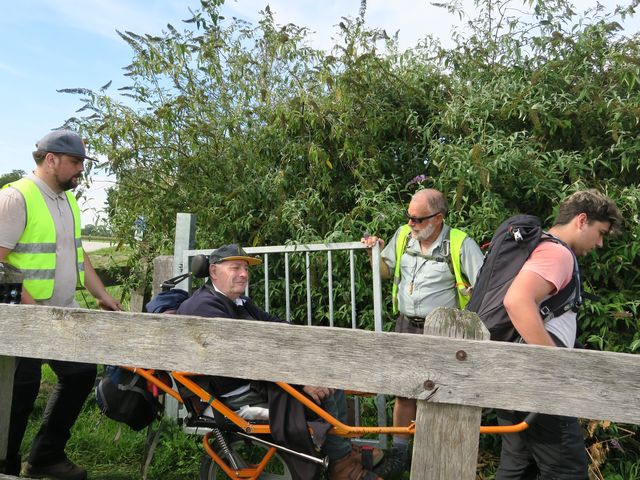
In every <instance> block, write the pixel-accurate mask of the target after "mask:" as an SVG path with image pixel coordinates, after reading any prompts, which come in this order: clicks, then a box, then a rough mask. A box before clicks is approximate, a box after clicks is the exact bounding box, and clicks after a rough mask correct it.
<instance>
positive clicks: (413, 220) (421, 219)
mask: <svg viewBox="0 0 640 480" xmlns="http://www.w3.org/2000/svg"><path fill="white" fill-rule="evenodd" d="M439 213H440V212H436V213H433V214H431V215H427V216H426V217H412V216H411V215H409V214H408V213H407V214H406V215H407V220H409V221H410V222H413V223H422V222H424V221H425V220H429V219H430V218H433V217H435V216H436V215H438V214H439Z"/></svg>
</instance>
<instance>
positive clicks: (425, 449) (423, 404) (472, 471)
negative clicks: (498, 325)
mask: <svg viewBox="0 0 640 480" xmlns="http://www.w3.org/2000/svg"><path fill="white" fill-rule="evenodd" d="M424 333H425V335H434V336H440V337H453V338H466V339H476V340H483V339H485V340H488V339H489V332H488V331H487V329H486V327H485V326H484V325H483V324H482V322H481V321H480V318H479V317H478V316H477V315H476V314H475V313H472V312H467V311H462V310H458V309H455V308H444V307H441V308H437V309H435V310H434V311H433V312H432V313H431V314H429V316H427V318H426V320H425V328H424ZM465 360H467V357H466V352H452V355H451V361H452V362H459V361H465ZM433 370H434V371H435V372H437V365H434V369H433ZM429 381H431V382H432V383H431V384H430V385H425V388H426V389H427V390H428V389H432V390H433V391H435V389H437V388H445V387H444V386H439V385H438V379H437V378H433V379H431V380H427V382H429ZM425 383H426V382H425ZM449 388H455V385H451V386H449ZM481 414H482V408H479V407H468V406H460V405H451V404H444V403H430V402H428V401H427V400H418V410H417V414H416V433H415V437H414V443H413V461H412V464H411V478H412V479H413V480H440V479H443V478H447V479H448V478H451V479H454V478H455V479H456V480H474V479H475V478H476V469H477V464H478V443H479V435H480V432H479V429H480V416H481Z"/></svg>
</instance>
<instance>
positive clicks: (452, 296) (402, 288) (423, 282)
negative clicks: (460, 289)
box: [382, 224, 484, 318]
mask: <svg viewBox="0 0 640 480" xmlns="http://www.w3.org/2000/svg"><path fill="white" fill-rule="evenodd" d="M449 230H450V227H449V226H447V225H446V224H445V225H444V226H443V228H442V231H441V232H440V235H439V236H438V238H437V239H436V240H435V241H434V242H433V244H432V245H431V246H430V247H429V250H428V251H427V252H426V255H429V256H445V254H446V249H447V248H448V247H449V245H448V243H449V242H448V239H449ZM399 231H400V229H398V230H396V233H395V234H394V235H393V238H392V239H391V241H390V242H389V243H388V244H387V245H386V246H385V247H384V249H383V250H382V260H383V261H384V262H385V263H386V264H387V266H388V267H389V270H390V271H391V272H392V274H393V272H394V271H395V266H396V240H397V238H398V232H399ZM445 240H446V241H445ZM406 252H409V253H406ZM410 253H416V254H420V253H421V251H420V243H419V242H418V241H417V240H415V239H414V238H413V237H409V240H408V242H407V247H406V249H405V253H404V254H403V255H402V257H401V259H400V283H399V285H398V310H399V311H400V313H402V314H404V315H406V316H407V317H420V318H425V317H426V316H427V315H428V314H429V313H431V311H432V310H433V309H435V308H437V307H451V308H458V306H459V305H458V297H457V292H456V287H455V283H456V280H455V276H454V274H453V272H452V270H451V268H450V267H449V264H448V263H447V262H438V261H435V260H429V259H425V258H423V257H421V256H419V255H411V254H410ZM483 261H484V255H483V254H482V251H481V250H480V247H478V244H477V243H476V242H475V241H474V240H473V239H472V238H471V237H466V238H465V239H464V241H463V242H462V247H461V249H460V267H461V270H462V273H463V274H464V276H465V277H467V279H468V280H469V282H470V283H471V286H473V285H474V284H475V282H476V277H477V276H478V272H479V271H480V267H481V266H482V263H483Z"/></svg>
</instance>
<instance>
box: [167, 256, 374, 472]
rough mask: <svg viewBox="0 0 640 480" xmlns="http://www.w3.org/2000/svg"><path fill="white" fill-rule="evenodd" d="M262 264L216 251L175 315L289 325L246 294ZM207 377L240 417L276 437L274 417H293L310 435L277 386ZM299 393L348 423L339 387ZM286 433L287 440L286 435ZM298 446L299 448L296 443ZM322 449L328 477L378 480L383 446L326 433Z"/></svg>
mask: <svg viewBox="0 0 640 480" xmlns="http://www.w3.org/2000/svg"><path fill="white" fill-rule="evenodd" d="M260 263H262V260H260V259H258V258H255V257H250V256H248V255H247V254H246V253H245V251H244V250H243V249H242V248H241V247H240V246H239V245H237V244H231V245H224V246H221V247H220V248H218V249H216V250H215V251H213V253H211V255H210V257H209V266H208V280H207V281H206V283H205V284H204V286H202V287H201V288H200V289H198V290H196V291H195V292H194V293H193V295H192V296H191V297H190V298H189V299H187V300H185V301H184V302H183V303H182V304H181V305H180V307H179V308H178V311H177V313H178V314H182V315H197V316H201V317H222V318H232V319H244V320H258V321H264V322H280V323H287V322H286V321H284V320H281V319H279V318H278V317H275V316H274V315H271V314H269V313H268V312H266V311H264V310H262V309H261V308H260V307H258V306H257V305H256V304H255V303H254V302H253V301H252V300H251V299H250V298H249V297H247V296H245V295H244V292H245V289H246V286H247V282H248V281H249V266H252V265H259V264H260ZM205 381H207V382H208V385H207V386H208V387H209V388H211V389H212V390H213V392H212V393H214V394H216V395H217V396H218V398H219V399H220V400H222V401H223V402H224V403H225V404H226V405H227V406H228V407H230V408H231V409H233V410H236V411H238V413H239V414H240V415H241V416H244V417H245V418H248V419H255V418H258V419H266V418H269V420H270V428H271V431H272V435H273V436H274V438H275V436H276V430H277V428H278V427H277V426H275V425H274V424H273V422H274V417H276V416H278V417H279V418H282V423H283V424H286V428H290V427H291V424H295V423H296V422H295V418H298V419H302V421H301V422H300V421H298V423H302V424H303V425H302V426H301V427H300V429H299V431H303V432H304V435H306V436H308V428H307V425H306V417H307V416H308V415H305V410H304V407H303V406H302V404H301V403H300V402H298V401H296V400H295V399H293V397H291V396H290V395H288V394H286V392H284V391H283V390H282V389H280V388H279V387H277V386H276V385H275V384H273V383H271V382H255V381H247V380H245V379H239V378H230V377H219V376H210V377H206V380H205ZM202 386H204V385H202ZM205 389H206V388H205ZM302 391H303V392H304V393H305V394H306V395H308V396H309V397H310V398H311V399H312V400H313V401H314V402H316V403H317V404H319V405H320V406H321V407H322V408H324V409H325V410H326V411H327V412H329V414H331V415H333V416H334V417H335V418H337V419H338V420H340V421H342V422H345V421H346V401H345V396H344V392H343V391H342V390H334V389H331V388H324V387H314V386H309V385H307V386H305V387H303V388H302ZM250 407H251V408H250ZM209 408H211V407H209ZM267 408H268V410H267ZM267 416H268V417H267ZM326 430H328V427H327V429H326ZM285 437H288V438H291V436H290V434H289V433H287V434H285ZM314 440H317V439H314ZM316 443H317V442H316ZM296 447H298V449H299V447H300V445H296ZM321 449H322V451H323V453H324V454H325V455H327V456H328V457H329V478H330V479H331V480H352V479H354V480H369V479H380V480H381V478H380V477H378V476H377V475H375V474H373V473H372V472H371V471H370V470H371V469H373V467H374V466H375V465H377V464H378V463H379V462H380V461H381V460H382V456H383V453H382V451H381V450H379V449H373V450H371V449H369V450H364V451H363V450H362V449H357V448H353V447H352V445H351V442H350V440H349V439H347V438H344V437H340V436H336V435H326V438H325V439H324V443H323V444H322V448H321ZM365 467H367V468H365Z"/></svg>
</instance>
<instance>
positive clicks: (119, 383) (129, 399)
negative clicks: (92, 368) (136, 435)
mask: <svg viewBox="0 0 640 480" xmlns="http://www.w3.org/2000/svg"><path fill="white" fill-rule="evenodd" d="M96 401H97V402H98V406H99V407H100V410H102V413H104V414H105V415H106V416H107V417H109V418H111V419H113V420H116V421H118V422H122V423H126V424H127V425H129V426H130V427H131V428H132V429H133V430H136V431H137V430H142V429H143V428H145V427H147V426H149V425H151V423H152V422H153V421H154V420H155V419H156V418H158V417H159V416H160V412H161V411H162V405H160V402H159V401H158V398H157V397H156V396H154V395H153V393H151V392H150V391H149V389H148V388H147V380H146V379H145V378H144V377H142V376H140V375H138V374H137V373H133V372H132V371H130V370H127V369H125V368H121V367H115V366H111V365H109V366H107V367H106V368H105V373H104V376H103V377H102V379H101V380H100V382H99V383H98V386H97V387H96Z"/></svg>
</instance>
